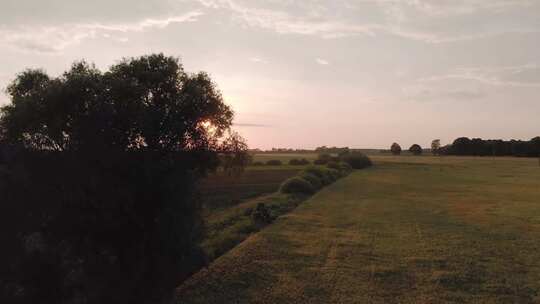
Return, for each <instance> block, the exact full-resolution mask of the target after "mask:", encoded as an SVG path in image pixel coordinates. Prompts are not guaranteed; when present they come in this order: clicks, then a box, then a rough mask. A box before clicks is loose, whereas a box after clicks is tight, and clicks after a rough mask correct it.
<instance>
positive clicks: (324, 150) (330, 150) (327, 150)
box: [315, 146, 350, 155]
mask: <svg viewBox="0 0 540 304" xmlns="http://www.w3.org/2000/svg"><path fill="white" fill-rule="evenodd" d="M315 152H317V153H318V154H338V155H340V154H345V153H349V152H350V149H349V147H327V146H322V147H317V148H316V149H315Z"/></svg>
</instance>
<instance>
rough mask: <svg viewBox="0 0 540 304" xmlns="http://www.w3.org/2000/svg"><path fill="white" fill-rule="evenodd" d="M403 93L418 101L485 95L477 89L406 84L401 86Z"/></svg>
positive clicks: (478, 97)
mask: <svg viewBox="0 0 540 304" xmlns="http://www.w3.org/2000/svg"><path fill="white" fill-rule="evenodd" d="M403 93H404V94H405V96H406V97H407V98H409V99H414V100H418V101H448V100H451V101H463V100H475V99H482V98H483V97H485V93H484V92H482V91H480V90H478V89H469V88H458V89H448V88H440V87H439V88H436V87H432V86H431V87H430V86H425V85H411V86H406V87H404V88H403Z"/></svg>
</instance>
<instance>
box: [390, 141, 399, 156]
mask: <svg viewBox="0 0 540 304" xmlns="http://www.w3.org/2000/svg"><path fill="white" fill-rule="evenodd" d="M390 152H392V154H394V155H400V154H401V146H400V145H399V144H398V143H393V144H392V146H390Z"/></svg>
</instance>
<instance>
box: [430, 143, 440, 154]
mask: <svg viewBox="0 0 540 304" xmlns="http://www.w3.org/2000/svg"><path fill="white" fill-rule="evenodd" d="M440 148H441V140H440V139H434V140H433V141H432V142H431V153H433V155H438V154H439V149H440Z"/></svg>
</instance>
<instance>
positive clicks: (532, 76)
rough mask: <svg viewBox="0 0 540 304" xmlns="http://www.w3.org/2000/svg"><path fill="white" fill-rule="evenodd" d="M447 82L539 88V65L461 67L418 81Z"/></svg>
mask: <svg viewBox="0 0 540 304" xmlns="http://www.w3.org/2000/svg"><path fill="white" fill-rule="evenodd" d="M524 76H525V77H524ZM447 80H473V81H477V82H480V83H483V84H487V85H493V86H511V87H540V65H538V64H535V63H530V64H526V65H518V66H503V67H461V68H456V69H454V70H453V71H451V72H450V73H448V74H444V75H435V76H430V77H424V78H421V79H419V80H418V81H419V82H421V83H430V82H440V81H447Z"/></svg>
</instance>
